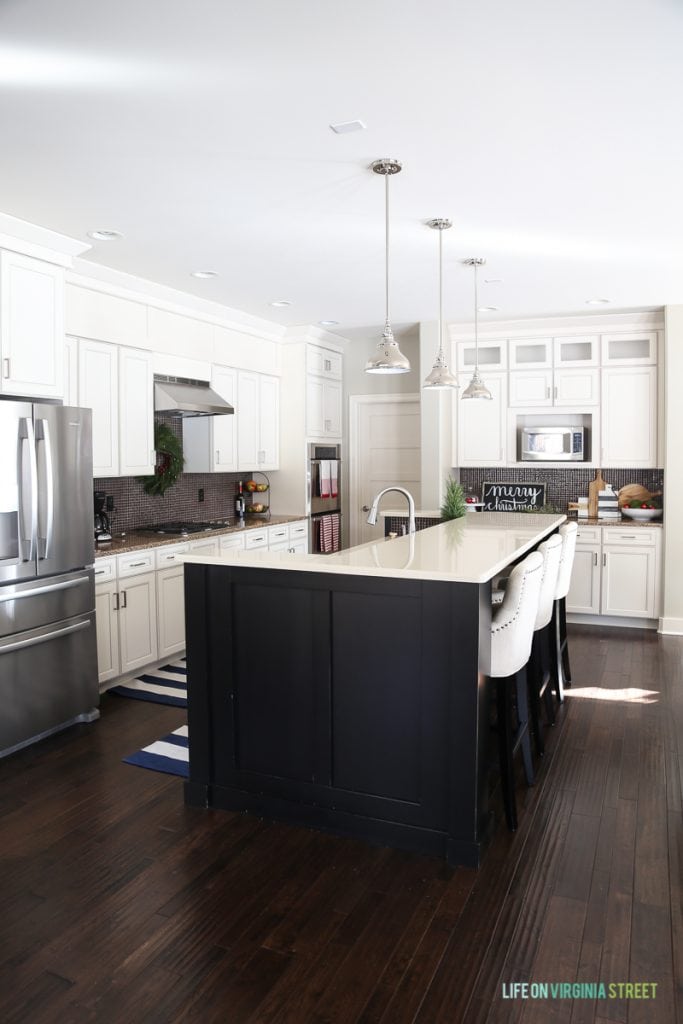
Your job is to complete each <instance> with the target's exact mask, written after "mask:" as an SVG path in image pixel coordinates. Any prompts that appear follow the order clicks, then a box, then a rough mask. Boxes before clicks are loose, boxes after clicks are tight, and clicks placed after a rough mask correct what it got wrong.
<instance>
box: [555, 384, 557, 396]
mask: <svg viewBox="0 0 683 1024" xmlns="http://www.w3.org/2000/svg"><path fill="white" fill-rule="evenodd" d="M555 398H557V384H556V385H555Z"/></svg>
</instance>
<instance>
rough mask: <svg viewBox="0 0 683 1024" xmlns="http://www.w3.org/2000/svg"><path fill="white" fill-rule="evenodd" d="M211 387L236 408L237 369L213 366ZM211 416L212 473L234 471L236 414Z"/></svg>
mask: <svg viewBox="0 0 683 1024" xmlns="http://www.w3.org/2000/svg"><path fill="white" fill-rule="evenodd" d="M211 386H212V387H213V389H214V390H215V391H216V392H217V393H218V394H219V395H220V396H221V398H224V399H225V401H226V402H229V403H230V405H232V406H233V407H234V408H235V409H237V371H236V370H230V369H228V368H227V367H225V366H214V368H213V371H212V373H211ZM238 414H239V410H238V411H237V412H236V413H235V414H233V415H231V416H212V417H211V426H212V427H213V465H212V469H213V472H214V473H234V472H235V471H236V469H237V424H236V420H237V416H238Z"/></svg>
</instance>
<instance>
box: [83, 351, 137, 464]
mask: <svg viewBox="0 0 683 1024" xmlns="http://www.w3.org/2000/svg"><path fill="white" fill-rule="evenodd" d="M152 380H153V378H152V358H151V355H150V353H149V352H145V351H143V350H141V349H129V348H122V347H121V346H118V345H108V344H106V343H105V342H100V341H83V340H81V341H80V343H79V346H78V404H79V405H81V406H84V407H85V408H88V409H92V436H93V476H95V477H106V476H151V474H152V473H153V472H154V460H155V456H154V408H153V384H152Z"/></svg>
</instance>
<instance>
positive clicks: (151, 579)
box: [118, 572, 157, 674]
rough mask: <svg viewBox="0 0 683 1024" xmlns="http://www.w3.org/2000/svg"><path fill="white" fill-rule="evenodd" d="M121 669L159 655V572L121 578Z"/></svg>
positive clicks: (135, 666) (131, 667)
mask: <svg viewBox="0 0 683 1024" xmlns="http://www.w3.org/2000/svg"><path fill="white" fill-rule="evenodd" d="M118 614H119V647H120V650H121V673H122V674H123V673H125V672H130V671H131V670H132V669H135V668H140V666H141V665H147V664H149V662H150V661H156V658H157V596H156V574H155V573H153V572H149V573H145V574H144V575H143V576H133V577H131V578H130V579H126V580H125V581H122V580H119V613H118Z"/></svg>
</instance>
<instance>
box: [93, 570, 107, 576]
mask: <svg viewBox="0 0 683 1024" xmlns="http://www.w3.org/2000/svg"><path fill="white" fill-rule="evenodd" d="M106 573H107V570H106V569H95V575H96V576H106Z"/></svg>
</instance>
